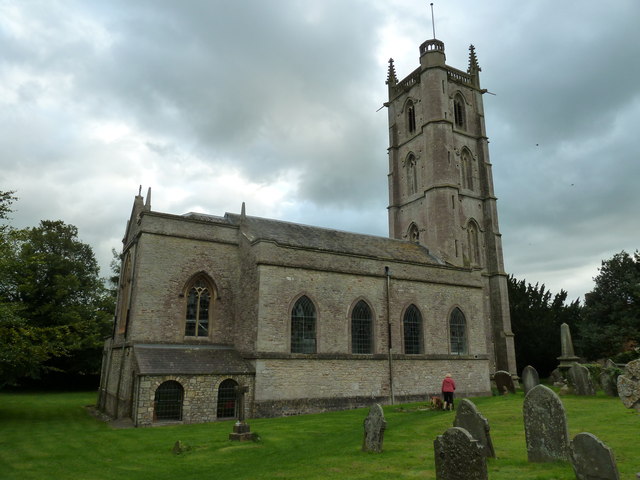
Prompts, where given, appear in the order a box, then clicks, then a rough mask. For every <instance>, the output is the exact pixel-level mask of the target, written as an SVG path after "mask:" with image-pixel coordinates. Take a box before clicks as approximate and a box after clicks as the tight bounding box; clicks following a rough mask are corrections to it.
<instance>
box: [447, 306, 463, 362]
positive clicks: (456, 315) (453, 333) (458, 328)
mask: <svg viewBox="0 0 640 480" xmlns="http://www.w3.org/2000/svg"><path fill="white" fill-rule="evenodd" d="M466 326H467V320H466V319H465V317H464V313H462V310H460V309H459V308H456V309H455V310H454V311H453V312H451V319H450V320H449V336H450V339H451V353H452V354H453V355H465V354H466V353H467V340H466Z"/></svg>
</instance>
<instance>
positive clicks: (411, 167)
mask: <svg viewBox="0 0 640 480" xmlns="http://www.w3.org/2000/svg"><path fill="white" fill-rule="evenodd" d="M406 168H407V193H408V194H409V195H413V194H414V193H416V192H417V191H418V172H417V169H418V166H417V161H416V157H415V155H414V154H413V153H412V154H410V155H409V156H408V157H407V161H406Z"/></svg>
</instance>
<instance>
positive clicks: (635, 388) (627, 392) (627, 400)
mask: <svg viewBox="0 0 640 480" xmlns="http://www.w3.org/2000/svg"><path fill="white" fill-rule="evenodd" d="M618 396H619V397H620V400H622V403H624V406H625V407H627V408H635V409H636V410H637V411H639V412H640V358H639V359H637V360H634V361H633V362H629V363H628V364H627V366H626V367H625V369H624V374H623V375H620V376H619V377H618Z"/></svg>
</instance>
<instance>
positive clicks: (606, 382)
mask: <svg viewBox="0 0 640 480" xmlns="http://www.w3.org/2000/svg"><path fill="white" fill-rule="evenodd" d="M619 373H620V372H619V370H618V366H617V365H616V364H615V362H614V361H613V360H611V359H608V360H607V362H606V363H605V364H604V368H603V369H602V373H600V386H601V387H602V390H603V391H604V393H605V394H606V395H609V396H610V397H617V396H618V374H619Z"/></svg>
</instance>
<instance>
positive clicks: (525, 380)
mask: <svg viewBox="0 0 640 480" xmlns="http://www.w3.org/2000/svg"><path fill="white" fill-rule="evenodd" d="M536 385H540V376H539V375H538V371H537V370H536V369H535V368H533V367H532V366H531V365H527V366H526V367H524V369H523V370H522V386H523V388H524V394H525V395H526V394H527V393H529V391H530V390H531V389H532V388H533V387H535V386H536Z"/></svg>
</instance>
